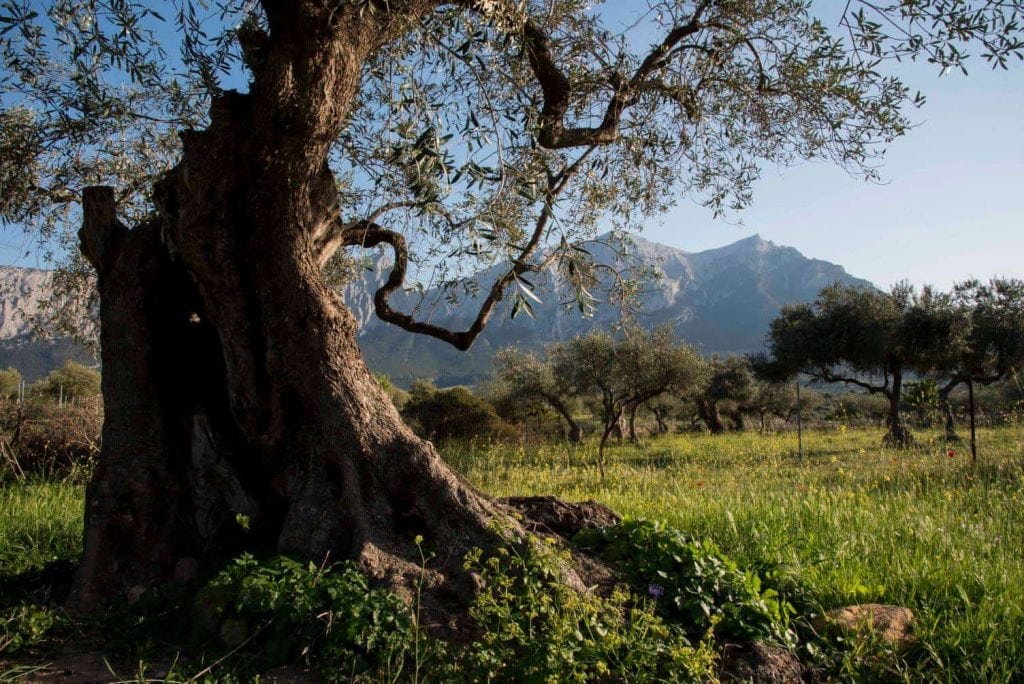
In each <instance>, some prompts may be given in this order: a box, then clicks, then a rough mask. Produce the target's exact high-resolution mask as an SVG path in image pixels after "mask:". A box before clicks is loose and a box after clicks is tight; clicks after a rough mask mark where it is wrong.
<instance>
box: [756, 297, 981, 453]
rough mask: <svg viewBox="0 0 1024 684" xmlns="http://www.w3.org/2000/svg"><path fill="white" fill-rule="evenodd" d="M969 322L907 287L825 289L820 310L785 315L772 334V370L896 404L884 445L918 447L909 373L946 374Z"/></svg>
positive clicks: (806, 307)
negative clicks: (907, 406) (910, 421)
mask: <svg viewBox="0 0 1024 684" xmlns="http://www.w3.org/2000/svg"><path fill="white" fill-rule="evenodd" d="M969 330H970V321H969V320H968V319H967V318H966V317H965V316H964V315H963V313H962V311H961V310H960V309H959V308H957V307H955V306H954V305H953V303H952V300H951V298H950V297H949V296H948V295H943V294H940V293H936V292H935V291H933V290H932V289H931V288H927V287H926V288H924V289H923V290H922V291H921V292H920V293H918V292H915V290H914V288H912V287H911V286H909V285H906V284H902V285H897V286H895V287H893V289H892V290H891V291H890V292H881V291H879V290H875V289H873V288H861V287H851V286H844V285H840V284H835V285H831V286H829V287H826V288H824V289H823V290H822V291H821V292H820V293H819V295H818V297H817V299H816V300H815V301H814V303H813V304H798V305H794V306H787V307H784V308H783V310H782V312H781V313H780V314H779V317H778V318H776V319H775V320H774V321H772V323H771V328H770V331H769V334H768V348H769V356H770V359H769V362H768V363H769V365H770V366H772V367H773V372H774V373H775V374H776V375H778V374H787V375H790V376H792V375H796V374H797V373H803V374H805V375H808V376H810V377H812V378H815V379H818V380H822V381H824V382H842V383H846V384H849V385H854V386H856V387H859V388H861V389H863V390H865V391H867V392H869V393H871V394H880V395H882V396H884V397H885V398H886V399H887V400H888V402H889V415H888V417H887V418H886V428H887V430H886V433H885V437H884V439H883V442H884V443H885V444H886V445H888V446H893V447H897V448H905V447H909V446H911V445H912V444H913V441H914V440H913V436H912V435H911V433H910V430H909V428H908V427H907V425H906V423H905V422H904V420H903V415H902V406H901V402H902V397H903V382H904V379H905V378H906V376H907V374H908V373H911V372H916V373H918V374H922V375H923V374H926V373H928V372H930V371H933V370H935V369H936V368H942V367H945V366H946V365H947V364H948V363H950V362H951V360H952V359H956V358H959V355H960V354H961V353H962V352H963V351H964V349H966V337H967V334H968V332H969Z"/></svg>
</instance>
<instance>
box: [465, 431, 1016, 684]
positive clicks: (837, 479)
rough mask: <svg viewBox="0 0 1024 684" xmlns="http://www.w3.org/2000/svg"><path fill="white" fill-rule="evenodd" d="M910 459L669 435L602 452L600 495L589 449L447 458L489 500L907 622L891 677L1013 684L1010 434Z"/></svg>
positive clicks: (479, 451)
mask: <svg viewBox="0 0 1024 684" xmlns="http://www.w3.org/2000/svg"><path fill="white" fill-rule="evenodd" d="M918 437H919V439H921V441H922V445H921V449H919V450H915V451H911V452H898V451H892V450H886V449H883V448H881V447H880V443H881V439H880V438H881V434H880V433H879V432H876V431H866V430H845V429H840V430H832V431H828V432H815V433H811V434H809V435H806V436H805V461H804V463H803V464H800V463H799V462H798V459H797V456H796V436H795V434H784V435H770V436H761V435H758V434H756V433H746V434H732V435H725V436H721V437H711V436H696V435H693V436H692V435H672V436H666V437H661V438H658V439H654V440H649V442H648V444H647V445H646V446H644V447H639V448H638V447H630V446H623V447H618V448H614V449H611V450H610V452H609V454H610V457H609V466H608V479H607V482H606V483H605V484H604V485H602V484H601V482H600V480H599V478H598V472H597V467H596V449H595V447H594V446H593V445H590V444H587V445H584V446H582V447H579V448H572V447H567V446H540V447H534V446H530V447H509V446H495V447H488V446H473V445H464V446H461V447H457V448H456V447H451V448H449V450H448V451H447V452H446V453H447V455H448V457H449V458H450V459H451V460H452V461H453V462H455V463H457V464H458V465H459V467H460V469H461V470H462V471H463V472H464V473H465V474H466V475H467V476H468V477H469V479H470V480H471V481H473V482H474V483H476V484H477V485H478V486H480V487H482V488H483V489H484V490H485V491H487V492H489V493H491V494H495V495H510V494H555V495H558V496H562V497H565V498H569V499H588V498H593V499H596V500H598V501H601V502H603V503H605V504H607V505H609V506H611V507H612V508H613V509H615V510H617V511H619V512H620V513H622V514H624V515H627V516H632V517H643V518H651V519H658V520H662V521H665V522H667V523H670V524H673V525H676V526H678V527H680V528H682V529H683V530H685V531H687V532H689V533H690V534H692V535H694V536H697V537H702V538H711V539H713V540H714V541H715V542H716V543H718V544H719V545H720V546H721V547H722V549H723V550H724V551H725V552H726V553H728V554H730V555H732V556H733V557H735V558H736V559H737V560H739V561H740V562H741V564H743V563H744V562H746V563H757V562H763V561H768V562H776V563H782V564H784V565H786V566H788V567H789V568H790V569H791V571H792V572H793V573H794V574H795V576H796V577H797V578H799V580H800V581H801V582H802V583H803V584H804V585H805V586H806V587H807V588H808V589H809V590H810V592H811V594H812V596H813V597H814V598H815V599H816V600H817V601H818V602H819V603H820V604H821V606H822V607H824V608H830V607H837V606H841V605H846V604H850V603H865V602H884V603H894V604H898V605H903V606H908V607H910V608H912V609H913V610H914V612H915V614H916V615H917V618H918V636H919V639H920V642H921V645H920V646H919V648H917V649H915V652H914V653H912V654H911V655H910V656H908V658H907V660H908V662H907V663H903V664H902V665H901V668H902V673H901V675H902V676H903V677H906V678H907V679H908V680H912V681H920V680H922V679H930V680H938V681H950V682H962V681H1011V680H1019V679H1020V678H1022V677H1024V553H1022V552H1021V549H1022V548H1024V484H1022V473H1024V427H1022V426H1020V425H1017V426H1012V427H1008V428H1001V429H998V430H986V431H982V432H981V433H980V435H979V443H980V445H981V448H980V458H979V464H978V465H977V466H972V464H971V463H970V457H969V454H968V453H967V451H966V449H965V445H961V446H954V447H952V448H953V449H955V451H956V454H955V455H954V456H953V457H952V458H950V457H949V455H948V452H947V449H948V447H947V446H946V445H945V443H944V442H941V441H939V440H938V435H937V434H934V435H932V434H919V435H918Z"/></svg>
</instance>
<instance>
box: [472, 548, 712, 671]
mask: <svg viewBox="0 0 1024 684" xmlns="http://www.w3.org/2000/svg"><path fill="white" fill-rule="evenodd" d="M568 561H569V559H568V558H565V557H562V556H560V555H559V554H558V553H557V552H556V551H555V550H554V549H553V548H552V547H550V546H548V545H546V544H544V543H542V542H540V541H537V540H531V541H530V542H529V543H528V544H527V545H526V547H525V549H524V550H523V551H519V550H517V549H515V548H512V547H508V548H501V549H499V551H498V554H497V555H495V556H492V557H489V558H486V559H485V558H483V556H482V554H481V553H480V552H479V551H477V552H475V553H471V554H469V555H468V556H467V558H466V569H467V570H469V571H471V572H475V573H477V574H478V575H479V577H480V578H481V579H482V580H483V583H484V589H483V591H482V592H481V593H480V595H479V596H477V598H476V600H475V602H474V603H473V606H472V608H471V609H470V615H471V616H472V617H473V618H474V619H475V620H476V622H477V624H478V625H479V626H480V628H481V629H482V632H481V634H480V636H479V638H478V639H477V640H476V641H475V642H474V643H472V644H471V645H470V646H469V648H467V649H465V650H464V651H463V652H462V654H461V658H460V660H459V662H458V665H457V669H458V678H459V679H460V680H466V681H505V682H591V681H620V682H641V681H643V682H677V681H708V680H711V679H713V676H712V673H713V666H714V661H715V655H714V651H713V649H712V648H711V646H710V644H709V643H707V642H702V643H701V644H700V645H699V647H697V648H694V647H692V646H691V645H690V643H689V641H688V640H687V638H686V636H685V635H684V634H683V632H682V630H680V629H679V628H678V627H676V626H674V625H669V624H667V623H665V622H664V621H663V620H662V619H661V618H660V617H659V616H657V615H656V614H655V613H654V610H653V608H652V607H651V606H650V605H643V604H641V603H638V602H637V601H636V600H635V598H634V597H632V596H631V595H630V594H629V593H628V591H626V590H625V589H624V588H619V589H617V590H616V591H615V592H614V593H613V594H612V595H611V596H610V597H608V598H602V597H600V596H597V595H594V594H592V593H589V592H588V593H579V592H576V591H574V590H572V589H570V588H568V587H567V586H566V585H565V584H564V582H563V581H562V580H561V572H560V570H559V568H561V567H565V563H566V562H568Z"/></svg>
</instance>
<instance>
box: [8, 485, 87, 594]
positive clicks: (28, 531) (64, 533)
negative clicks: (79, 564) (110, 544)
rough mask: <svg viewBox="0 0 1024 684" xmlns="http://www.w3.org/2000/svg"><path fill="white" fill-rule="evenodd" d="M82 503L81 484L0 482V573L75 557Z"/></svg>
mask: <svg viewBox="0 0 1024 684" xmlns="http://www.w3.org/2000/svg"><path fill="white" fill-rule="evenodd" d="M83 505H84V503H83V488H82V487H81V486H80V485H76V484H72V483H70V482H42V481H39V482H29V483H17V484H7V485H3V486H0V577H2V576H10V575H16V574H19V573H22V572H26V571H28V570H37V569H39V568H42V567H43V566H44V565H46V564H47V563H50V562H53V561H59V560H76V559H77V558H78V555H79V554H80V552H81V548H82V510H83Z"/></svg>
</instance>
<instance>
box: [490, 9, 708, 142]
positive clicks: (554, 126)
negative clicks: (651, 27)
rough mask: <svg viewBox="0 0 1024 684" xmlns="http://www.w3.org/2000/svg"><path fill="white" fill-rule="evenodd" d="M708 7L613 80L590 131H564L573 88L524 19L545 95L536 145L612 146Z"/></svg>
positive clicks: (546, 40) (541, 35)
mask: <svg viewBox="0 0 1024 684" xmlns="http://www.w3.org/2000/svg"><path fill="white" fill-rule="evenodd" d="M474 4H475V3H474ZM710 4H711V2H710V0H705V1H704V2H701V3H700V4H699V5H698V6H697V8H696V9H695V10H694V12H693V15H692V16H691V17H690V20H689V21H688V22H687V23H685V24H682V25H680V26H677V27H675V28H674V29H672V30H671V31H669V33H668V35H667V36H665V39H664V40H663V41H662V42H661V43H659V44H658V45H657V46H655V47H654V48H653V49H652V50H651V52H650V53H648V55H647V57H645V58H644V60H643V62H641V64H640V66H639V67H637V69H636V71H635V72H634V73H633V76H632V77H631V78H630V79H629V80H624V79H621V78H616V79H615V81H614V82H613V86H614V88H615V92H614V94H613V95H612V98H611V100H610V101H609V102H608V105H607V107H606V108H605V113H604V118H603V119H602V121H601V124H600V125H599V126H593V127H574V128H566V127H565V116H566V114H567V113H568V111H569V106H570V101H569V97H570V95H571V93H572V90H573V89H572V84H571V83H570V82H569V79H568V77H566V75H565V74H564V73H562V70H561V69H560V68H559V67H558V65H557V64H556V63H555V58H554V55H553V54H552V52H551V39H550V37H549V36H548V35H547V34H546V33H545V32H544V31H543V30H542V29H541V28H540V27H539V26H538V25H537V24H536V22H534V21H533V20H532V19H527V20H526V21H525V22H524V24H523V28H522V31H523V39H524V41H525V43H526V51H527V56H528V59H529V62H530V69H531V70H532V71H533V74H534V77H535V78H536V79H537V82H538V83H539V84H540V87H541V92H542V93H543V95H544V107H543V109H542V110H541V115H540V121H541V126H540V132H539V134H538V136H537V139H538V142H539V143H540V144H541V145H542V146H543V147H546V148H548V149H563V148H568V147H582V146H587V145H606V144H608V143H612V142H615V140H616V139H618V136H619V123H620V121H621V120H622V114H623V112H624V111H625V110H626V108H627V107H629V105H630V104H631V103H633V102H634V101H635V95H636V92H637V89H638V88H640V87H641V86H642V85H643V83H644V82H645V81H646V80H647V77H648V76H649V75H650V74H651V73H652V72H653V71H655V70H657V69H659V68H661V67H663V66H665V64H666V63H667V60H668V58H669V57H670V55H671V53H672V51H673V50H674V49H675V48H676V47H677V46H679V44H680V43H682V41H683V40H684V39H685V38H687V37H688V36H691V35H693V34H695V33H697V32H698V31H700V30H701V29H703V28H705V25H704V24H703V23H702V21H701V15H702V14H703V13H704V10H705V9H706V8H707V7H708V6H709V5H710Z"/></svg>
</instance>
